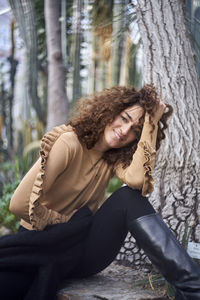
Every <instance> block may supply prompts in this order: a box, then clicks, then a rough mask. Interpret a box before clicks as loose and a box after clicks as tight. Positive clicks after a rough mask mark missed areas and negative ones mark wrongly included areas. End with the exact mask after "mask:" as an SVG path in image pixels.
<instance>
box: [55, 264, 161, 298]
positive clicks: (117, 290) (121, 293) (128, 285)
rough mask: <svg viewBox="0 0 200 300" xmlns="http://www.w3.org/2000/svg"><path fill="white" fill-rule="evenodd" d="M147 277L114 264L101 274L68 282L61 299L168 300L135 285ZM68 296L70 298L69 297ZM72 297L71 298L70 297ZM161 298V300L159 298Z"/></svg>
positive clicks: (61, 293) (150, 290)
mask: <svg viewBox="0 0 200 300" xmlns="http://www.w3.org/2000/svg"><path fill="white" fill-rule="evenodd" d="M145 277H147V274H145V273H144V272H142V271H138V270H134V269H132V268H130V267H125V266H122V265H118V264H115V263H112V264H111V265H110V266H109V267H108V268H106V269H105V270H104V271H102V272H101V273H99V274H97V275H95V276H91V277H89V278H86V279H81V280H68V281H66V282H65V284H64V286H63V288H62V289H61V290H60V291H59V297H60V298H59V299H60V300H61V299H62V300H64V299H66V300H67V299H69V300H76V299H77V300H98V299H100V300H139V299H140V300H142V299H144V300H145V299H166V298H164V297H161V295H160V294H159V292H158V291H153V290H152V289H151V288H150V286H149V287H148V288H146V287H145V288H143V287H141V286H137V285H136V284H135V283H136V282H137V281H138V280H141V279H144V278H145ZM67 295H68V297H67ZM70 295H71V296H70ZM158 297H159V298H158Z"/></svg>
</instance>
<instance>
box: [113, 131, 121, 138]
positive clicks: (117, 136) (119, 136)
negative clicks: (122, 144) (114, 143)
mask: <svg viewBox="0 0 200 300" xmlns="http://www.w3.org/2000/svg"><path fill="white" fill-rule="evenodd" d="M113 131H114V134H115V136H116V138H117V139H118V140H121V139H122V136H121V135H119V134H118V133H117V132H116V131H115V130H113Z"/></svg>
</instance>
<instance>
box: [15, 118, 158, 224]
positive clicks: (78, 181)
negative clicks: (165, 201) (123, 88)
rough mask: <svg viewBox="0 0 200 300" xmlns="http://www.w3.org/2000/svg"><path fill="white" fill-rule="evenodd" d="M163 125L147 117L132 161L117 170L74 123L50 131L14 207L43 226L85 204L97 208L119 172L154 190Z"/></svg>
mask: <svg viewBox="0 0 200 300" xmlns="http://www.w3.org/2000/svg"><path fill="white" fill-rule="evenodd" d="M156 138H157V125H156V126H155V128H154V130H153V132H152V126H151V125H150V124H149V123H148V122H145V123H144V126H143V131H142V135H141V139H140V141H139V143H138V147H137V150H136V152H135V153H134V155H133V160H132V162H131V164H130V165H129V166H128V167H127V168H125V169H123V168H122V166H121V165H119V166H117V168H116V169H115V170H114V172H113V170H112V169H111V167H110V166H108V165H107V163H106V162H105V161H104V160H103V159H102V158H101V156H102V153H101V152H99V151H96V150H93V149H91V150H88V149H87V148H86V147H85V146H83V145H82V144H81V143H80V142H79V140H78V138H77V136H76V134H75V133H74V131H73V129H72V127H71V126H66V125H61V126H58V127H55V128H54V129H53V130H52V131H51V132H49V133H47V134H45V135H44V137H43V138H42V142H41V150H40V158H39V159H38V161H37V162H36V163H35V164H34V165H33V167H32V168H31V169H30V170H29V172H28V173H27V174H26V175H25V177H24V178H23V180H22V181H21V183H20V185H19V186H18V188H17V189H16V190H15V192H14V194H13V196H12V199H11V202H10V211H11V212H12V213H14V214H16V215H18V216H20V218H21V225H22V226H24V227H25V228H27V229H30V230H42V229H44V228H45V227H46V226H47V225H50V224H57V223H62V222H66V221H68V219H69V214H70V213H71V212H72V211H73V210H75V209H79V208H80V207H82V206H84V205H86V204H87V205H88V206H89V208H90V209H91V210H92V211H93V212H95V211H96V210H97V209H98V208H99V207H100V206H101V205H102V203H103V202H104V201H105V189H106V187H107V185H108V182H109V180H110V178H111V177H112V176H114V175H116V176H118V177H119V178H120V179H121V180H122V181H123V182H124V183H126V184H127V185H128V186H130V187H132V188H134V189H142V194H143V195H146V194H148V193H151V192H152V191H153V184H154V181H153V177H152V171H153V168H154V163H155V153H156V152H155V144H156Z"/></svg>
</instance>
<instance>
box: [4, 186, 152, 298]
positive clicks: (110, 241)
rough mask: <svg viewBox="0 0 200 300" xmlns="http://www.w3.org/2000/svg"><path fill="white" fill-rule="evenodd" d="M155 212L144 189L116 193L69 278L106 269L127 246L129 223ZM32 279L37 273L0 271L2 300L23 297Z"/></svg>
mask: <svg viewBox="0 0 200 300" xmlns="http://www.w3.org/2000/svg"><path fill="white" fill-rule="evenodd" d="M154 212H155V211H154V209H153V207H152V206H151V204H150V203H149V202H148V200H147V198H145V197H143V196H142V195H141V192H140V191H138V190H133V189H131V188H129V187H127V186H125V187H122V188H120V189H118V190H117V191H116V192H114V193H113V194H112V195H111V196H110V197H109V198H108V199H107V200H106V202H105V203H104V204H103V205H102V206H101V208H100V209H99V210H98V211H97V213H96V214H95V215H94V216H93V217H92V224H91V226H90V228H89V232H88V235H87V237H86V239H85V241H84V251H83V255H82V257H81V259H80V263H79V264H78V266H77V267H76V268H75V269H74V270H73V272H71V273H70V275H69V277H86V276H90V275H92V274H95V273H98V272H100V271H101V270H103V269H104V268H106V267H107V266H108V265H109V264H110V263H111V262H112V261H113V260H114V259H115V257H116V255H117V254H118V252H119V250H120V248H121V246H122V245H123V242H124V239H125V237H126V235H127V233H128V230H129V222H130V221H131V220H133V219H137V218H139V217H141V216H144V215H148V214H152V213H154ZM24 230H25V229H24ZM32 280H33V275H32V274H29V273H27V272H24V273H23V272H21V273H20V274H19V273H16V272H9V271H5V272H0V282H4V283H5V284H3V286H1V296H2V297H3V298H2V299H4V297H5V299H7V300H13V299H15V300H18V299H20V300H22V299H23V295H24V294H25V292H26V291H27V290H28V288H29V286H30V284H31V282H32ZM17 295H19V296H17Z"/></svg>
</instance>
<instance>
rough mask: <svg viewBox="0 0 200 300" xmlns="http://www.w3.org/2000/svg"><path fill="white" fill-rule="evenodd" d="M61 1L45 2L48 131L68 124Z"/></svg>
mask: <svg viewBox="0 0 200 300" xmlns="http://www.w3.org/2000/svg"><path fill="white" fill-rule="evenodd" d="M60 8H61V1H60V0H59V1H51V0H45V24H46V38H47V54H48V116H47V130H51V129H52V127H54V126H56V125H59V124H62V123H66V121H67V118H68V100H67V95H66V86H65V82H66V78H65V71H66V70H65V67H64V64H63V58H62V49H61V26H60V22H59V18H60Z"/></svg>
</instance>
